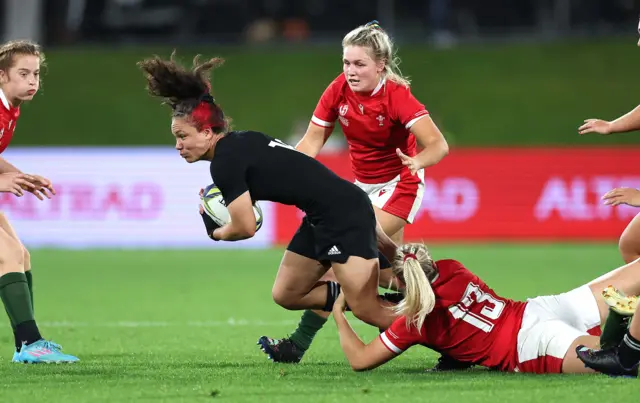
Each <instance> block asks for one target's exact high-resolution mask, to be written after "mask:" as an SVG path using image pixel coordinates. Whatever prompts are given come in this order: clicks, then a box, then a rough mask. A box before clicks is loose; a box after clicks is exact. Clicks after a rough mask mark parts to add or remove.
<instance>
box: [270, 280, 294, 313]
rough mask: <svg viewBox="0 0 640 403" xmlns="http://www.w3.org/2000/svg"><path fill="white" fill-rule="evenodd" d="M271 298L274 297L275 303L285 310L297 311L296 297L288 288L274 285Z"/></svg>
mask: <svg viewBox="0 0 640 403" xmlns="http://www.w3.org/2000/svg"><path fill="white" fill-rule="evenodd" d="M271 296H272V297H273V302H275V303H276V304H278V305H280V306H281V307H283V308H284V309H296V308H295V302H296V297H295V295H293V294H292V293H291V292H290V291H288V290H287V289H286V288H284V287H278V286H277V285H274V286H273V289H272V290H271Z"/></svg>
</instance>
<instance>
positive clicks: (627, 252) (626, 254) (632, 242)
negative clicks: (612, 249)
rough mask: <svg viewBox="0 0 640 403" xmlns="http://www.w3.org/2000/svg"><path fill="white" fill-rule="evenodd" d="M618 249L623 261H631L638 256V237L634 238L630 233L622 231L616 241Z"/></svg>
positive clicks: (639, 254) (639, 245)
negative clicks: (618, 239)
mask: <svg viewBox="0 0 640 403" xmlns="http://www.w3.org/2000/svg"><path fill="white" fill-rule="evenodd" d="M618 250H619V251H620V255H621V256H622V259H623V260H624V262H625V263H631V262H633V261H634V260H636V259H638V258H640V239H636V238H634V237H632V236H631V234H629V233H627V232H624V233H623V234H622V236H621V237H620V241H618Z"/></svg>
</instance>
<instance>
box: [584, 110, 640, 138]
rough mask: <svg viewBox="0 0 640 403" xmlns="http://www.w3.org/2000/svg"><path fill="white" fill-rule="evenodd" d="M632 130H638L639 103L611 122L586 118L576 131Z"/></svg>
mask: <svg viewBox="0 0 640 403" xmlns="http://www.w3.org/2000/svg"><path fill="white" fill-rule="evenodd" d="M634 130H640V105H638V106H636V107H635V108H634V109H633V110H632V111H631V112H629V113H627V114H625V115H622V116H620V117H619V118H618V119H616V120H613V121H611V122H607V121H606V120H601V119H587V120H585V121H584V124H583V125H582V126H580V127H579V128H578V133H580V134H587V133H600V134H612V133H624V132H631V131H634Z"/></svg>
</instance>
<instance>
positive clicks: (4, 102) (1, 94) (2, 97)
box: [0, 89, 11, 111]
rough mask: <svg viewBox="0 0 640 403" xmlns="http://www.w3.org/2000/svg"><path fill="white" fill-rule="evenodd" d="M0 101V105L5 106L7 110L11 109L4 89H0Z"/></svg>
mask: <svg viewBox="0 0 640 403" xmlns="http://www.w3.org/2000/svg"><path fill="white" fill-rule="evenodd" d="M0 101H2V105H4V107H5V108H7V110H8V111H10V110H11V105H9V100H8V99H7V96H6V95H4V91H2V90H1V89H0Z"/></svg>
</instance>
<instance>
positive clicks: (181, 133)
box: [171, 118, 213, 163]
mask: <svg viewBox="0 0 640 403" xmlns="http://www.w3.org/2000/svg"><path fill="white" fill-rule="evenodd" d="M171 133H173V135H174V137H175V138H176V150H178V152H179V153H180V156H181V157H182V158H184V159H185V161H187V162H189V163H191V162H196V161H200V160H201V159H203V158H204V157H205V155H206V154H207V152H208V151H209V150H210V149H211V145H212V138H213V133H211V130H209V129H207V130H204V131H201V132H199V131H198V129H197V128H196V127H195V126H193V125H192V124H191V122H190V121H189V120H187V119H185V118H173V119H172V120H171Z"/></svg>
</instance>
